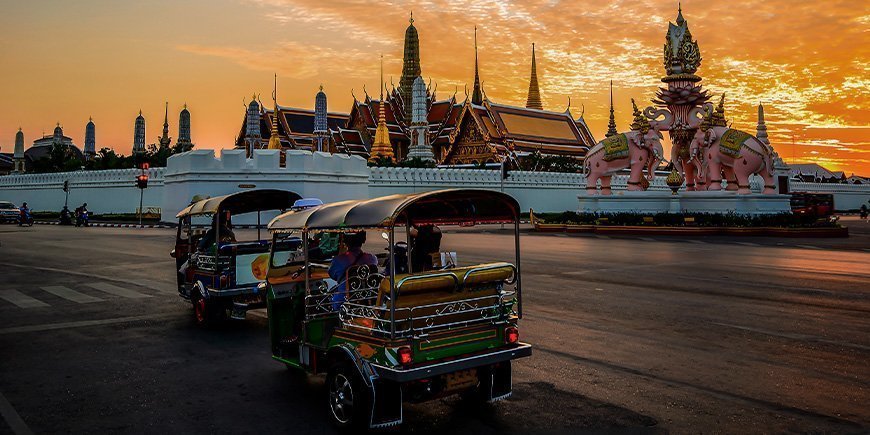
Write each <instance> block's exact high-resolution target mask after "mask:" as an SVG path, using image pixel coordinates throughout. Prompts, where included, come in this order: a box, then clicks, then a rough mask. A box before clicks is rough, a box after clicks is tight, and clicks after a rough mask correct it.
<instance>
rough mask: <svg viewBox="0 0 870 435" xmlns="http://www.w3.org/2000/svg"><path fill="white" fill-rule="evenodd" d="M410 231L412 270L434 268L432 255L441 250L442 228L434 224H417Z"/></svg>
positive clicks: (421, 270) (420, 270) (418, 270)
mask: <svg viewBox="0 0 870 435" xmlns="http://www.w3.org/2000/svg"><path fill="white" fill-rule="evenodd" d="M410 233H411V268H412V270H413V271H414V272H425V271H427V270H432V269H433V264H432V255H433V254H437V253H438V251H440V250H441V229H440V228H438V227H437V226H435V225H432V224H424V225H415V226H412V227H411V230H410Z"/></svg>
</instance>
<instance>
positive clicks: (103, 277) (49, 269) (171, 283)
mask: <svg viewBox="0 0 870 435" xmlns="http://www.w3.org/2000/svg"><path fill="white" fill-rule="evenodd" d="M0 266H4V267H18V268H21V269H32V270H41V271H44V272H56V273H65V274H67V275H73V276H83V277H87V278H90V279H95V278H96V279H101V280H103V281H112V282H121V283H125V284H131V285H135V286H139V285H142V281H141V280H133V279H123V278H118V277H117V276H109V275H97V274H95V273H93V272H76V271H73V270H67V269H58V268H54V267H42V266H29V265H23V264H16V263H5V262H0ZM151 282H152V283H156V284H166V285H168V286H172V288H175V287H174V286H175V281H163V280H152V281H151ZM161 291H162V290H161ZM164 293H175V292H174V291H172V290H167V291H164Z"/></svg>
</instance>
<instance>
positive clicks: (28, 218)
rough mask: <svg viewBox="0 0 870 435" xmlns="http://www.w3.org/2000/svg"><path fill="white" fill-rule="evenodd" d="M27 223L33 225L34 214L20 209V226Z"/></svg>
mask: <svg viewBox="0 0 870 435" xmlns="http://www.w3.org/2000/svg"><path fill="white" fill-rule="evenodd" d="M25 225H27V226H28V227H32V226H33V215H31V214H30V212H29V211H24V210H19V211H18V226H19V227H23V226H25Z"/></svg>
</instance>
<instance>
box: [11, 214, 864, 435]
mask: <svg viewBox="0 0 870 435" xmlns="http://www.w3.org/2000/svg"><path fill="white" fill-rule="evenodd" d="M848 224H849V225H850V226H855V227H856V228H857V229H856V230H855V231H853V237H850V238H849V239H841V240H834V239H825V240H822V239H819V240H794V239H788V240H783V239H775V238H757V239H726V238H700V239H681V238H665V237H619V238H609V237H596V236H592V235H573V234H529V233H524V234H523V235H522V253H523V256H522V271H523V274H522V282H523V289H524V310H525V317H524V319H523V320H522V321H521V323H520V331H521V337H522V340H523V341H526V342H529V343H531V344H532V345H533V346H534V348H535V350H534V354H533V356H532V357H531V358H526V359H523V360H519V361H517V362H516V363H515V365H514V394H513V396H512V397H511V398H509V399H508V400H506V401H503V402H501V403H498V404H496V405H494V406H486V407H482V408H480V407H475V406H472V405H470V404H469V403H467V402H464V401H462V400H460V399H458V398H446V399H442V400H438V401H435V402H430V403H426V404H420V405H407V406H406V408H405V424H404V425H403V426H402V427H401V428H400V429H397V430H390V431H387V432H407V433H445V432H450V433H457V434H458V433H475V434H487V433H602V432H604V433H624V432H628V433H782V432H798V433H866V432H867V431H868V429H870V407H868V406H867V405H868V403H870V364H868V361H870V290H868V288H870V287H868V285H867V283H868V282H870V267H868V262H870V237H868V236H870V230H867V228H870V227H864V226H862V225H867V224H864V223H861V222H858V221H849V222H848ZM174 235H175V233H174V230H171V229H134V228H70V227H57V226H34V227H32V228H18V227H15V226H11V225H3V226H0V270H2V271H3V273H2V274H0V319H2V322H0V416H2V419H0V433H28V432H29V431H30V432H33V433H281V432H285V433H331V432H333V429H332V427H331V426H330V424H329V419H328V418H327V414H326V413H327V412H328V411H327V409H326V405H325V403H326V397H325V396H326V394H325V389H324V387H323V379H322V378H319V377H307V376H303V375H300V374H299V373H296V372H293V371H288V370H287V369H286V368H285V367H284V366H283V365H281V364H279V363H276V362H275V361H273V360H272V359H271V358H270V352H269V348H268V335H267V334H268V331H267V326H266V323H265V318H264V316H265V313H264V312H254V313H251V314H250V315H249V317H248V319H247V320H244V321H237V322H232V323H229V324H228V325H226V326H225V327H223V328H220V329H218V330H204V329H200V328H197V327H195V325H194V324H193V321H192V313H191V309H190V307H189V305H188V304H186V303H184V302H183V301H182V300H181V299H180V298H178V296H177V295H176V292H175V283H174V279H175V271H174V260H173V259H171V258H170V257H169V255H168V254H169V251H170V249H172V243H173V240H174ZM512 247H513V239H512V236H511V235H509V234H508V233H507V232H503V231H501V230H499V229H498V228H488V229H487V228H476V229H473V231H469V230H466V229H463V230H461V231H450V230H448V231H447V232H446V234H445V236H444V240H443V242H442V249H443V250H452V251H457V252H458V255H459V260H460V263H465V264H470V263H476V262H482V261H490V260H510V255H511V253H512Z"/></svg>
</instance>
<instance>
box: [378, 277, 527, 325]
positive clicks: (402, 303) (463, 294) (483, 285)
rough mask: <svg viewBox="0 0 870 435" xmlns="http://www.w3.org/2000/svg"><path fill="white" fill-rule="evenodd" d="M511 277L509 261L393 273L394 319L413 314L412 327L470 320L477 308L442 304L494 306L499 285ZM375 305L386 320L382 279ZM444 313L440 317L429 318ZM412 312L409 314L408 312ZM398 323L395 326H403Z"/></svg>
mask: <svg viewBox="0 0 870 435" xmlns="http://www.w3.org/2000/svg"><path fill="white" fill-rule="evenodd" d="M514 276H515V269H514V266H513V265H512V264H510V263H488V264H480V265H475V266H467V267H460V268H456V269H450V270H440V271H430V272H426V273H424V274H417V275H397V276H396V287H397V295H396V308H397V310H396V318H395V320H396V321H407V320H408V318H409V317H414V319H413V325H411V326H413V327H414V328H421V327H432V326H440V325H443V324H448V323H454V322H462V321H468V320H474V319H475V318H477V317H479V316H480V312H479V311H477V310H467V311H461V312H457V313H455V314H449V313H451V312H450V311H448V310H445V305H444V304H450V303H453V302H460V301H463V300H469V299H477V298H488V297H489V298H488V299H482V300H481V303H480V304H479V305H481V306H488V305H494V304H495V303H496V302H497V301H498V300H497V298H496V297H497V296H498V295H499V290H500V288H501V284H503V283H505V282H510V280H511V279H512V278H513V277H514ZM377 306H378V307H384V308H385V309H384V310H380V311H379V312H380V318H381V320H389V312H390V307H391V302H390V281H389V280H388V279H384V280H382V281H381V285H380V287H379V289H378V298H377ZM445 312H447V313H448V314H446V315H444V316H443V317H430V316H437V315H439V314H442V313H445ZM412 313H413V314H412ZM407 327H408V325H407V323H405V324H404V325H400V327H399V328H397V329H405V328H407Z"/></svg>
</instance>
